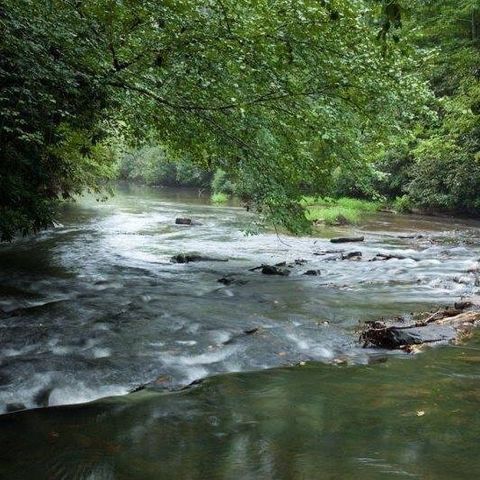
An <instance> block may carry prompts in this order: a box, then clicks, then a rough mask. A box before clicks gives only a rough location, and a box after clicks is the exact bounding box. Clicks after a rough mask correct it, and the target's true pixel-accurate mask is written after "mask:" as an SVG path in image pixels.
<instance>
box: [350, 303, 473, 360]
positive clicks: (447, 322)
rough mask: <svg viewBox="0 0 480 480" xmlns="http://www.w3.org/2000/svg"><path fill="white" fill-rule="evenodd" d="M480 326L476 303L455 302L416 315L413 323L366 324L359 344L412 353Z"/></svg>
mask: <svg viewBox="0 0 480 480" xmlns="http://www.w3.org/2000/svg"><path fill="white" fill-rule="evenodd" d="M478 324H480V304H479V302H477V301H465V302H459V303H456V304H455V305H454V307H447V308H441V309H439V310H437V311H435V312H433V313H432V312H429V313H424V314H420V315H417V319H416V320H411V321H408V320H405V319H404V318H399V319H398V318H397V319H395V320H390V321H383V320H382V321H373V322H366V323H365V325H364V327H363V329H362V331H361V333H360V341H361V342H362V343H363V346H364V347H365V348H368V347H379V348H387V349H392V350H393V349H401V350H404V351H407V352H415V351H416V350H418V349H419V348H420V347H422V346H424V345H426V344H435V343H447V342H457V341H459V340H461V339H464V338H465V337H467V336H469V335H470V334H471V333H472V330H473V328H474V327H475V326H477V325H478Z"/></svg>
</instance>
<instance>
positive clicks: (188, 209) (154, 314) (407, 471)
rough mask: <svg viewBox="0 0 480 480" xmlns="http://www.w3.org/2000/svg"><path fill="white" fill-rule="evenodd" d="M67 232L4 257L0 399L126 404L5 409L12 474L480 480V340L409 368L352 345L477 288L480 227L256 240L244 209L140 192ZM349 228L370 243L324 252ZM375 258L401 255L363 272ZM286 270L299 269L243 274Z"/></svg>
mask: <svg viewBox="0 0 480 480" xmlns="http://www.w3.org/2000/svg"><path fill="white" fill-rule="evenodd" d="M180 216H181V217H191V218H194V219H195V220H197V221H198V222H200V223H201V225H195V226H179V225H175V224H174V220H175V218H176V217H180ZM61 221H62V225H61V226H59V227H57V228H55V229H53V230H51V231H48V232H45V233H42V234H41V235H38V236H35V237H33V238H26V239H20V240H18V241H16V242H14V243H12V244H10V245H3V246H1V247H0V312H1V316H0V341H1V343H0V361H1V363H0V403H1V404H2V405H3V411H4V412H5V411H7V410H13V409H15V408H27V409H31V408H36V407H45V406H50V407H51V406H58V405H66V404H74V403H81V402H87V401H91V400H96V399H99V398H102V397H107V396H112V395H114V396H115V397H112V398H111V399H106V400H99V401H97V402H94V403H91V404H87V405H79V406H70V407H60V408H47V409H42V410H34V411H31V410H27V411H24V412H19V413H14V414H11V415H4V416H1V417H0V478H12V479H17V478H32V479H33V478H35V479H37V478H49V479H51V478H54V479H56V478H59V479H60V478H65V479H66V478H85V479H87V478H95V479H97V478H98V479H103V478H105V479H110V478H125V479H127V478H128V479H130V478H139V479H140V478H179V479H183V478H185V479H187V478H188V479H214V478H222V479H223V478H228V479H231V478H233V479H236V478H241V479H244V478H245V479H248V478H255V479H256V478H262V479H263V478H274V479H277V478H279V479H283V478H285V479H297V478H298V479H316V478H322V479H323V478H326V479H337V478H338V479H344V478H346V479H348V478H352V479H353V478H368V479H370V478H372V479H377V478H379V479H380V478H382V479H383V478H403V477H405V478H407V477H408V478H412V477H413V478H428V479H431V478H435V479H436V478H441V479H451V478H460V479H464V478H465V479H467V478H478V476H479V475H480V465H479V460H478V458H479V455H478V454H479V453H480V452H479V449H480V447H479V445H478V438H479V433H480V431H479V429H480V419H479V418H478V413H477V405H478V400H479V398H480V397H479V396H480V386H479V378H480V377H479V374H480V370H479V358H480V356H479V355H478V354H476V353H475V352H477V351H480V350H478V348H480V347H479V346H480V342H477V341H476V340H474V341H472V342H471V343H470V344H468V345H466V346H464V347H462V348H459V347H444V348H438V349H434V350H431V351H429V352H428V353H426V354H423V355H420V356H418V357H415V358H411V357H410V356H407V355H403V354H391V353H388V352H384V351H380V350H375V351H374V350H368V349H362V348H361V346H360V345H359V344H358V333H357V328H358V324H359V322H361V321H364V320H367V319H376V318H379V317H381V316H393V315H398V314H403V313H406V312H410V311H419V310H425V309H428V308H431V307H433V306H434V305H437V304H451V303H453V301H455V300H457V299H460V298H462V297H464V296H470V295H473V294H476V293H477V290H478V286H477V270H478V263H477V261H478V259H479V257H480V246H479V243H478V240H479V238H480V224H479V223H478V222H465V221H454V220H447V219H432V218H425V217H414V216H410V217H402V216H395V215H391V214H376V215H373V216H372V217H371V218H370V219H369V220H368V221H367V222H365V223H364V224H363V226H362V227H361V228H360V227H359V228H357V229H352V228H333V229H332V228H330V229H323V230H320V231H318V232H317V235H315V236H311V237H303V238H292V237H286V236H277V235H276V234H275V233H274V232H272V233H262V234H260V235H256V236H245V235H244V233H243V232H242V229H245V228H249V226H250V224H251V223H252V222H254V221H255V218H254V217H252V216H251V215H249V214H248V213H246V212H245V211H243V210H242V209H240V208H235V207H233V206H228V207H217V206H212V205H210V204H209V202H208V201H207V200H206V199H203V198H200V197H198V195H197V194H196V193H192V192H188V191H170V190H166V189H162V190H148V189H139V188H132V189H128V188H126V189H119V191H118V192H117V195H116V196H115V197H114V198H113V199H111V200H109V201H108V202H106V203H97V202H95V200H94V199H88V198H86V199H83V200H82V201H81V202H79V203H78V204H76V205H74V206H70V207H69V208H68V209H66V210H65V212H64V215H63V218H62V219H61ZM350 234H356V235H357V234H361V235H364V236H365V241H364V242H362V243H355V244H342V245H334V244H331V243H330V242H329V240H328V238H329V237H332V236H339V235H350ZM407 237H408V238H407ZM411 237H416V238H411ZM341 251H343V253H344V254H345V253H350V252H353V251H360V252H361V253H362V258H361V260H341V255H342V252H341ZM178 253H197V254H200V255H203V256H208V257H214V258H218V259H228V262H223V261H222V262H219V261H212V260H208V261H203V262H195V263H187V264H176V263H172V262H171V261H170V258H171V257H172V256H173V255H175V254H178ZM379 253H383V254H392V255H397V256H398V257H400V258H393V259H391V260H388V261H369V260H371V259H373V258H374V257H375V255H377V254H379ZM300 259H302V260H304V261H305V262H303V261H302V262H297V264H295V260H300ZM282 261H286V262H287V263H292V264H294V265H293V267H291V274H290V276H288V277H278V276H267V275H263V274H262V273H260V272H259V271H251V270H250V269H252V268H253V267H256V266H258V265H261V264H263V263H267V264H275V263H278V262H282ZM312 269H313V270H320V275H318V276H307V275H304V273H305V271H307V270H312ZM226 275H227V276H230V278H232V279H234V281H233V282H232V283H231V284H229V285H224V284H222V283H219V282H218V279H219V278H221V277H224V276H226ZM253 330H254V333H251V332H252V331H253ZM245 332H250V333H245ZM477 347H478V348H477ZM339 361H341V362H342V363H344V364H346V365H342V366H338V365H336V363H338V362H339ZM303 362H307V363H306V365H305V366H298V367H288V366H291V365H295V364H299V363H301V364H303ZM275 367H276V368H275ZM235 372H242V373H235ZM245 372H246V373H245ZM218 374H222V375H218ZM227 374H228V375H227ZM212 375H217V376H213V377H212ZM205 377H208V380H206V381H205V382H204V383H202V384H200V385H199V386H197V387H194V388H189V389H186V390H181V388H182V387H184V386H186V385H188V384H190V383H191V382H193V381H195V380H198V379H201V378H205ZM144 384H149V385H150V386H149V387H148V388H147V389H146V390H143V391H140V392H137V393H134V394H130V395H126V396H118V395H122V394H125V393H127V392H129V391H132V390H134V389H135V388H137V387H139V386H141V385H144ZM171 390H179V391H178V392H176V393H169V391H171ZM0 408H2V407H0Z"/></svg>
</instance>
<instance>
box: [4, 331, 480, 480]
mask: <svg viewBox="0 0 480 480" xmlns="http://www.w3.org/2000/svg"><path fill="white" fill-rule="evenodd" d="M479 352H480V337H477V338H476V339H474V340H473V341H472V342H470V343H469V344H468V345H467V346H464V347H445V348H437V349H432V350H430V351H428V352H427V353H425V354H422V355H419V356H416V357H415V358H409V359H405V358H398V357H396V358H395V357H390V358H389V359H388V360H387V361H385V362H377V363H375V364H371V365H369V366H332V365H325V364H318V363H309V364H307V365H306V366H304V367H296V368H285V369H276V370H267V371H262V372H257V373H241V374H240V373H237V374H230V375H223V376H219V377H212V378H210V379H208V380H206V381H205V382H204V383H203V384H201V385H200V386H198V387H196V388H193V389H188V390H185V391H184V392H180V393H173V394H161V393H158V392H149V391H143V392H139V393H136V394H132V395H128V396H126V397H114V398H111V399H106V400H103V401H98V402H96V403H93V404H88V405H85V406H73V407H58V408H50V409H44V410H34V411H30V412H20V413H18V414H13V415H7V416H3V417H0V477H1V478H12V479H13V478H15V479H19V480H21V479H33V478H35V479H44V478H45V479H46V478H48V479H64V478H65V479H66V478H68V479H156V480H157V479H173V478H174V479H179V480H180V479H188V480H200V479H202V480H203V479H205V480H207V479H208V480H213V479H275V480H277V479H279V480H283V479H284V480H300V479H302V480H303V479H342V480H349V479H351V480H354V479H369V480H376V479H378V480H380V479H382V480H383V479H390V478H399V479H403V478H405V479H410V478H418V479H435V480H452V479H456V480H463V479H465V480H467V479H468V480H470V479H474V478H478V477H479V475H480V456H479V448H480V447H479V443H478V440H479V438H480V417H479V415H478V404H479V399H480V355H479Z"/></svg>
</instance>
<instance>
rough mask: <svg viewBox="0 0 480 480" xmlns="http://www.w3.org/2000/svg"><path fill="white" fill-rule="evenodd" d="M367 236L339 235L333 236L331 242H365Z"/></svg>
mask: <svg viewBox="0 0 480 480" xmlns="http://www.w3.org/2000/svg"><path fill="white" fill-rule="evenodd" d="M364 240H365V237H338V238H331V239H330V242H331V243H349V242H363V241H364Z"/></svg>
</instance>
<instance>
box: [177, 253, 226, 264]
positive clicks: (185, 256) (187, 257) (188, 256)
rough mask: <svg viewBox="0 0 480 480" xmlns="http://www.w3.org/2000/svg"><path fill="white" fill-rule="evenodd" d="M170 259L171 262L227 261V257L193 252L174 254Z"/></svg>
mask: <svg viewBox="0 0 480 480" xmlns="http://www.w3.org/2000/svg"><path fill="white" fill-rule="evenodd" d="M170 261H171V262H172V263H190V262H228V258H216V257H207V256H203V255H197V254H194V253H179V254H178V255H174V256H173V257H172V258H171V259H170Z"/></svg>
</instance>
